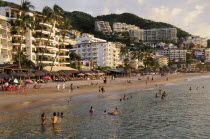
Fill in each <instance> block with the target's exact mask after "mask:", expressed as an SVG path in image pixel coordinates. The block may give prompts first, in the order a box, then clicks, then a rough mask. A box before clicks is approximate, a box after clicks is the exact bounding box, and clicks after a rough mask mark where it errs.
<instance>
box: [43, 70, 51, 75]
mask: <svg viewBox="0 0 210 139" xmlns="http://www.w3.org/2000/svg"><path fill="white" fill-rule="evenodd" d="M42 72H44V74H45V76H51V75H52V73H51V72H49V71H47V70H44V71H42Z"/></svg>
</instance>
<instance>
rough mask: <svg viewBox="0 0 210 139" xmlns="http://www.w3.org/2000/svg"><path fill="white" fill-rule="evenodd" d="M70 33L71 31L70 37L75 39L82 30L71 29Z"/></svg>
mask: <svg viewBox="0 0 210 139" xmlns="http://www.w3.org/2000/svg"><path fill="white" fill-rule="evenodd" d="M70 33H71V35H70V38H72V39H75V38H77V37H80V36H81V32H80V31H78V30H74V29H71V30H70Z"/></svg>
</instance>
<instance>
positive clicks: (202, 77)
mask: <svg viewBox="0 0 210 139" xmlns="http://www.w3.org/2000/svg"><path fill="white" fill-rule="evenodd" d="M206 78H210V76H200V77H193V78H190V79H187V81H188V82H189V81H193V80H197V79H206Z"/></svg>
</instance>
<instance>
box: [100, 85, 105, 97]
mask: <svg viewBox="0 0 210 139" xmlns="http://www.w3.org/2000/svg"><path fill="white" fill-rule="evenodd" d="M104 92H105V89H104V87H103V86H102V87H101V93H102V95H103V96H104Z"/></svg>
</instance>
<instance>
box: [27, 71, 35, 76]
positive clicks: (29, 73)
mask: <svg viewBox="0 0 210 139" xmlns="http://www.w3.org/2000/svg"><path fill="white" fill-rule="evenodd" d="M26 75H27V77H35V76H36V75H35V74H34V73H33V72H26Z"/></svg>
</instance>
